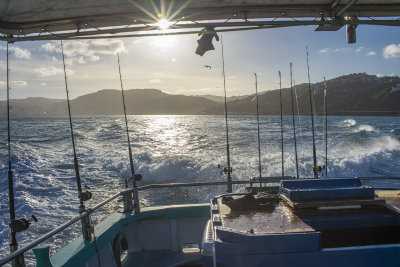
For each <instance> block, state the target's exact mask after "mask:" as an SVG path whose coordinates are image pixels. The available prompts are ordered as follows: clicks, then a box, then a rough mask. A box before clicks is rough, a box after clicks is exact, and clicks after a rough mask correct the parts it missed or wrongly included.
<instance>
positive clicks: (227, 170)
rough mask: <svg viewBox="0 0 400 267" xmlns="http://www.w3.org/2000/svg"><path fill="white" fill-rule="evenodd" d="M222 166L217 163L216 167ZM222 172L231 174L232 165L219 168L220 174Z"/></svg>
mask: <svg viewBox="0 0 400 267" xmlns="http://www.w3.org/2000/svg"><path fill="white" fill-rule="evenodd" d="M221 168H222V166H221V165H220V164H218V169H221ZM223 173H225V174H231V173H232V167H229V168H228V167H224V168H223V169H222V170H221V172H220V175H222V174H223Z"/></svg>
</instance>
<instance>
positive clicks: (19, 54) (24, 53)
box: [0, 46, 31, 59]
mask: <svg viewBox="0 0 400 267" xmlns="http://www.w3.org/2000/svg"><path fill="white" fill-rule="evenodd" d="M0 50H7V47H6V46H0ZM8 50H9V51H10V52H13V53H14V56H15V57H16V58H20V59H31V52H30V51H29V50H28V49H23V48H20V47H18V46H9V47H8Z"/></svg>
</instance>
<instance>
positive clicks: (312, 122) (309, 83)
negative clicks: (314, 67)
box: [306, 46, 318, 178]
mask: <svg viewBox="0 0 400 267" xmlns="http://www.w3.org/2000/svg"><path fill="white" fill-rule="evenodd" d="M306 53H307V73H308V91H309V94H310V118H311V132H312V149H313V173H314V178H318V172H317V152H316V150H315V133H314V109H313V106H314V105H313V97H312V93H311V80H310V65H309V63H308V48H307V46H306Z"/></svg>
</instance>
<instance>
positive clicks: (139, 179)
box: [125, 173, 142, 188]
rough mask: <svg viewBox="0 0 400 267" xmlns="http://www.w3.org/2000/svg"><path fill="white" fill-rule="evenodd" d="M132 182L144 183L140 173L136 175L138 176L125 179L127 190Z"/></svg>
mask: <svg viewBox="0 0 400 267" xmlns="http://www.w3.org/2000/svg"><path fill="white" fill-rule="evenodd" d="M131 180H133V181H134V182H140V181H142V175H141V174H139V173H136V174H134V175H133V177H132V178H129V179H125V187H126V188H128V183H129V182H130V181H131Z"/></svg>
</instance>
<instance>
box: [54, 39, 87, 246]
mask: <svg viewBox="0 0 400 267" xmlns="http://www.w3.org/2000/svg"><path fill="white" fill-rule="evenodd" d="M61 53H62V62H63V67H64V80H65V92H66V93H67V107H68V117H69V126H70V130H71V140H72V149H73V152H74V167H75V176H76V183H77V186H78V197H79V203H80V206H79V213H84V212H85V211H86V209H85V204H84V201H87V200H89V199H91V198H92V193H90V192H89V191H85V192H82V183H81V175H80V173H79V164H78V157H77V156H76V149H75V136H74V129H73V126H72V117H71V105H70V102H69V90H68V79H67V71H66V66H65V56H64V44H63V42H62V41H61ZM81 222H82V233H83V237H84V239H85V240H88V241H90V240H92V235H91V234H92V233H93V227H92V226H91V223H90V215H88V216H85V217H83V218H82V219H81Z"/></svg>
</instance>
